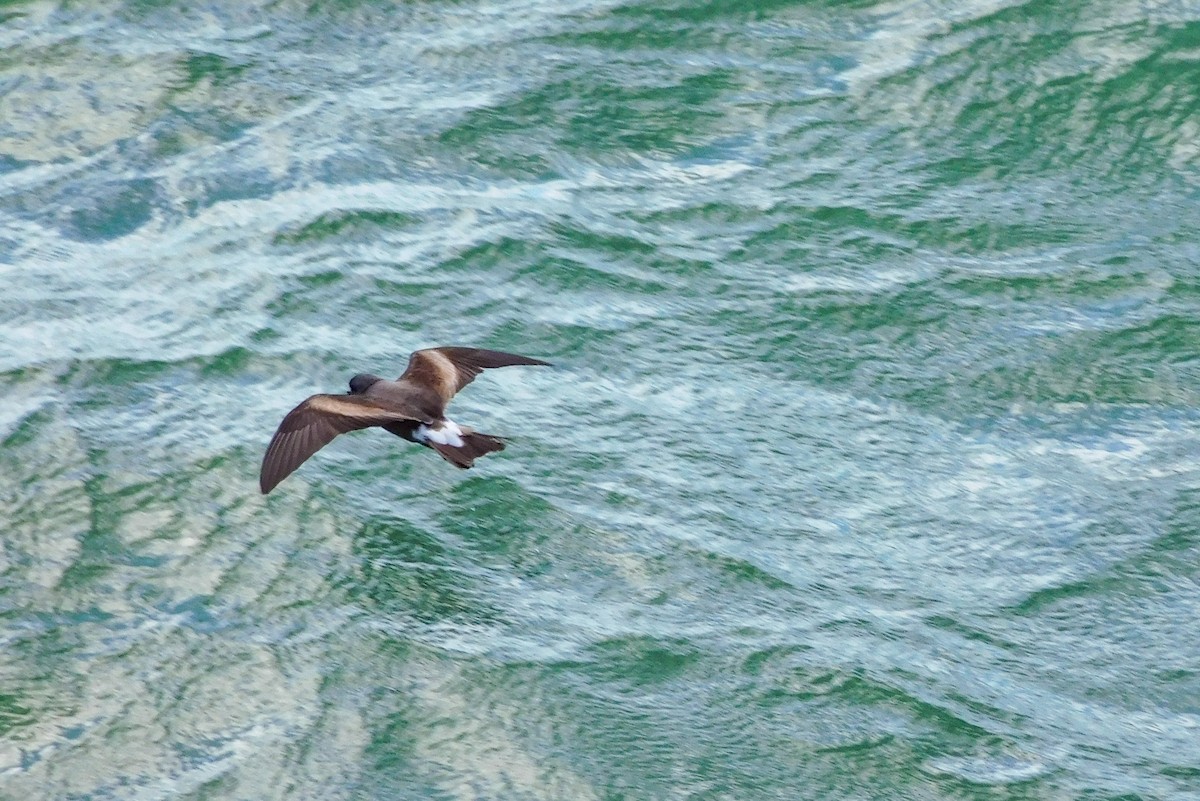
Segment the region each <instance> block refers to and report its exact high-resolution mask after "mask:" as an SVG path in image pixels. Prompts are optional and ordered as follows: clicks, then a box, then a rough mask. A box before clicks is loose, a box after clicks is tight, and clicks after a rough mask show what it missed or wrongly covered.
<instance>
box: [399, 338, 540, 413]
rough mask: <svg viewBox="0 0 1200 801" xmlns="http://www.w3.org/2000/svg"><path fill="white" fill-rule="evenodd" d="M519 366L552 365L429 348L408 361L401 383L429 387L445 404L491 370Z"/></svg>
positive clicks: (488, 352) (512, 355)
mask: <svg viewBox="0 0 1200 801" xmlns="http://www.w3.org/2000/svg"><path fill="white" fill-rule="evenodd" d="M518 364H525V365H538V366H542V367H549V366H550V362H544V361H542V360H541V359H534V358H531V357H529V356H518V355H517V354H515V353H505V352H504V351H499V350H483V349H482V348H455V347H447V348H428V349H426V350H418V351H416V352H414V353H413V355H412V356H410V357H409V359H408V367H407V368H406V369H405V370H404V375H402V376H400V380H401V381H407V382H409V383H412V384H418V385H421V386H424V387H427V388H429V389H431V390H433V391H434V392H436V393H437V394H438V396H439V397H440V398H441V399H442V403H443V404H446V403H449V402H450V399H451V398H453V397H454V394H455V393H456V392H458V391H459V390H460V389H462V388H463V387H465V386H466V385H467V384H470V383H471V382H472V381H474V380H475V376H477V375H479V374H480V373H481V372H483V371H484V370H485V369H487V368H489V367H512V366H514V365H518Z"/></svg>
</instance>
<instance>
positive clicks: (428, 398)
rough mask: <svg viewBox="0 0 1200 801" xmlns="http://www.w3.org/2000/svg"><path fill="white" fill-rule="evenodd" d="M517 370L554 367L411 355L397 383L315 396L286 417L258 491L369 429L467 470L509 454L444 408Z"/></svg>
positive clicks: (354, 384) (475, 353)
mask: <svg viewBox="0 0 1200 801" xmlns="http://www.w3.org/2000/svg"><path fill="white" fill-rule="evenodd" d="M517 364H531V365H544V366H549V362H544V361H542V360H541V359H531V358H529V357H528V356H518V355H517V354H515V353H503V352H501V351H498V350H481V349H479V348H453V347H450V348H428V349H426V350H418V351H416V352H414V353H413V354H412V356H410V357H409V359H408V367H407V368H405V370H404V375H402V376H400V378H398V379H397V380H395V381H388V380H387V379H383V378H380V377H379V376H377V375H371V374H370V373H359V374H358V375H356V376H354V378H351V379H350V391H349V392H348V393H346V394H345V395H313V396H312V397H311V398H309V399H308V400H306V401H304V402H303V403H301V404H300V405H299V406H297V407H296V408H295V409H292V410H291V411H290V412H288V414H287V417H284V418H283V422H282V423H280V424H279V430H277V431H276V432H275V436H274V437H272V438H271V444H270V445H268V446H267V453H266V455H265V456H263V462H262V472H261V473H260V474H259V478H258V483H259V487H260V488H261V489H262V492H263V495H266V494H267V493H268V492H270V491H271V490H273V489H275V486H276V485H277V484H279V482H280V481H283V480H284V479H285V478H287V477H288V476H289V475H291V473H292V471H293V470H295V469H296V468H297V467H299V466H300V465H302V464H303V463H304V461H305V460H306V459H308V457H310V456H312V455H313V454H314V453H316V452H317V451H319V450H320V449H321V448H322V447H324V446H325V445H327V444H329V442H330V441H331V440H333V438H334V437H336V436H337V435H338V434H344V433H346V432H347V431H354V430H356V429H359V428H370V427H371V426H379V427H381V428H383V429H384V430H386V431H389V432H391V433H392V434H395V435H396V436H398V437H403V438H404V439H406V440H408V441H410V442H416V443H418V444H420V445H424V446H425V447H427V448H433V449H434V450H435V451H437V452H438V453H440V454H441V455H442V458H443V459H445V460H446V461H447V462H450V464H452V465H454V466H455V467H461V468H463V469H466V468H468V467H470V466H471V465H472V464H473V463H474V462H475V460H476V459H478V458H479V457H480V456H483V455H484V454H486V453H491V452H492V451H500V450H504V441H503V440H502V439H500V438H499V437H493V436H489V435H487V434H480V433H477V432H475V431H472V430H471V429H469V428H467V427H466V426H460V425H458V424H457V423H455V422H454V421H453V420H450V419H449V418H447V417H446V414H445V413H446V404H447V403H449V402H450V399H451V398H453V397H454V394H455V393H456V392H458V391H459V390H460V389H462V388H463V387H465V386H466V385H467V384H470V383H471V381H473V380H474V378H475V376H477V375H479V373H480V372H482V371H483V370H484V369H485V368H488V367H509V366H512V365H517Z"/></svg>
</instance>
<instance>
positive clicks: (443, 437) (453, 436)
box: [413, 420, 463, 448]
mask: <svg viewBox="0 0 1200 801" xmlns="http://www.w3.org/2000/svg"><path fill="white" fill-rule="evenodd" d="M413 437H415V438H416V440H417V441H418V442H436V443H437V444H438V445H449V446H451V447H454V448H461V447H462V446H463V431H462V429H461V428H459V427H458V423H456V422H454V421H453V420H442V421H440V422H437V423H434V424H433V425H431V426H427V425H425V424H424V423H422V424H421V425H419V426H417V430H416V431H414V432H413Z"/></svg>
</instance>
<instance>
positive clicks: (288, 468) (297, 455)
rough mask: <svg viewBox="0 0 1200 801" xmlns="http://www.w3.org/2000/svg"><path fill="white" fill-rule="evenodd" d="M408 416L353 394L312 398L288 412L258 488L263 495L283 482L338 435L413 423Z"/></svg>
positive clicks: (272, 441)
mask: <svg viewBox="0 0 1200 801" xmlns="http://www.w3.org/2000/svg"><path fill="white" fill-rule="evenodd" d="M416 419H417V418H416V417H413V416H412V415H411V414H409V413H406V412H402V411H398V410H395V409H389V408H386V407H384V406H381V405H379V404H378V403H377V402H375V401H373V400H371V399H370V398H364V397H360V396H356V395H313V396H312V397H311V398H309V399H308V400H306V401H304V402H303V403H301V404H300V405H299V406H297V407H296V408H295V409H292V410H291V411H290V412H288V413H287V416H286V417H284V418H283V422H282V423H280V424H279V428H278V430H276V431H275V436H274V437H272V438H271V444H270V445H268V446H267V453H266V455H264V456H263V461H262V471H261V472H260V473H259V477H258V485H259V488H260V489H261V490H262V493H263V495H266V494H267V493H268V492H270V491H271V490H273V489H275V486H276V485H277V484H279V482H280V481H283V480H284V479H285V478H287V477H288V476H289V475H291V473H292V471H293V470H295V469H296V468H297V467H299V466H300V465H302V464H304V462H305V460H306V459H308V457H310V456H312V455H313V454H314V453H316V452H317V451H319V450H320V449H321V448H323V447H325V446H326V445H328V444H329V443H330V441H332V440H333V438H334V437H336V436H337V435H338V434H345V433H346V432H347V431H355V430H357V429H359V428H369V427H370V426H378V425H383V424H385V423H395V422H398V421H401V420H416Z"/></svg>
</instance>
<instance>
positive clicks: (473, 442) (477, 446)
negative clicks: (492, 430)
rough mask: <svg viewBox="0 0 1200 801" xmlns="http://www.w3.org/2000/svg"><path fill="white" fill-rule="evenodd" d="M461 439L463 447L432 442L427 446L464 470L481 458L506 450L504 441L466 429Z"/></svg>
mask: <svg viewBox="0 0 1200 801" xmlns="http://www.w3.org/2000/svg"><path fill="white" fill-rule="evenodd" d="M460 439H461V440H462V445H451V444H449V443H447V444H443V443H440V442H434V441H432V440H430V441H429V442H428V443H427V444H428V445H429V447H431V448H433V449H434V450H435V451H437V452H438V453H440V454H441V455H442V458H443V459H445V460H446V461H447V462H449V463H450V464H452V465H454V466H455V467H461V468H462V469H463V470H466V469H467V468H468V467H470V466H471V465H473V464H474V463H475V460H476V459H478V458H479V457H480V456H484V455H486V454H489V453H493V452H495V451H502V450H504V440H502V439H500V438H499V437H493V436H491V435H490V434H480V433H478V432H477V431H471V430H469V429H465V428H464V429H463V432H462V436H461V437H460Z"/></svg>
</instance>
